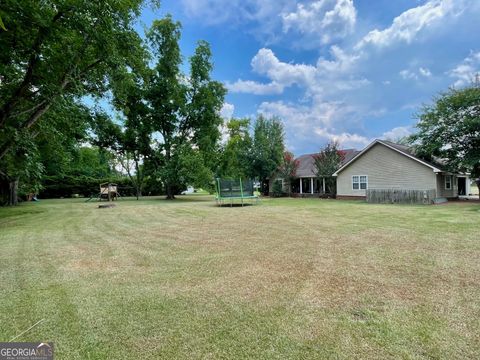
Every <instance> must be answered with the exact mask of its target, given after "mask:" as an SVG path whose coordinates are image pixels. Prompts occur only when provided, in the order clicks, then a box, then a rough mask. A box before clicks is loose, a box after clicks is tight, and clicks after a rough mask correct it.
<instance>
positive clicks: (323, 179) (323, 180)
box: [322, 177, 326, 194]
mask: <svg viewBox="0 0 480 360" xmlns="http://www.w3.org/2000/svg"><path fill="white" fill-rule="evenodd" d="M322 182H323V193H324V194H326V191H325V178H324V177H323V178H322Z"/></svg>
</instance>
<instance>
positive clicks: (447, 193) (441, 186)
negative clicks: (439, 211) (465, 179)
mask: <svg viewBox="0 0 480 360" xmlns="http://www.w3.org/2000/svg"><path fill="white" fill-rule="evenodd" d="M445 176H447V175H444V174H439V175H438V176H437V196H438V197H446V198H454V197H457V196H458V179H457V177H456V176H454V175H452V188H451V189H450V190H448V189H445Z"/></svg>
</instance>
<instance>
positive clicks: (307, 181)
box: [269, 149, 359, 197]
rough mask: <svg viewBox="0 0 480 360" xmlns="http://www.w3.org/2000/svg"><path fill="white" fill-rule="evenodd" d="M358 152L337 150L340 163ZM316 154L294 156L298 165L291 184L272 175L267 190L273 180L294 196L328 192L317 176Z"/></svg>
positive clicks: (315, 195)
mask: <svg viewBox="0 0 480 360" xmlns="http://www.w3.org/2000/svg"><path fill="white" fill-rule="evenodd" d="M358 153H359V151H357V150H355V149H342V150H338V154H339V155H340V158H341V165H343V164H345V163H347V162H348V161H350V160H351V159H352V158H353V157H354V156H355V155H357V154H358ZM318 155H319V154H318V153H314V154H304V155H301V156H299V157H298V158H296V159H295V161H296V162H297V164H298V165H297V170H296V172H295V179H294V181H293V182H292V183H291V184H286V182H285V181H284V180H283V179H282V178H280V177H275V176H273V177H272V178H271V181H270V184H269V188H270V190H269V192H270V193H272V189H273V183H274V182H281V184H282V189H283V191H284V192H285V193H290V194H291V195H292V196H295V197H319V196H320V195H325V194H326V193H328V191H329V190H328V189H326V186H325V179H323V178H318V177H317V171H316V168H315V157H316V156H318ZM288 186H290V189H288Z"/></svg>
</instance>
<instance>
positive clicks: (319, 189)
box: [291, 177, 327, 197]
mask: <svg viewBox="0 0 480 360" xmlns="http://www.w3.org/2000/svg"><path fill="white" fill-rule="evenodd" d="M291 187H292V189H291V190H292V191H291V193H292V195H293V196H302V197H307V196H319V195H325V194H326V193H327V192H326V185H325V178H321V179H319V178H317V177H300V178H297V179H295V180H294V181H293V182H292V184H291Z"/></svg>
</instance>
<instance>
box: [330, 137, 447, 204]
mask: <svg viewBox="0 0 480 360" xmlns="http://www.w3.org/2000/svg"><path fill="white" fill-rule="evenodd" d="M353 175H367V176H368V188H369V189H405V190H429V189H437V186H438V184H437V179H436V177H437V175H436V174H435V173H434V172H433V169H431V168H429V167H428V166H425V165H423V164H421V163H419V162H418V161H415V160H413V159H411V158H409V157H407V156H405V155H402V154H400V153H398V152H397V151H395V150H392V149H390V148H388V147H387V146H385V145H382V144H379V143H377V144H375V145H374V146H372V147H371V148H370V149H369V150H367V152H365V153H363V154H362V155H361V156H360V157H359V158H357V159H356V160H355V161H353V162H352V163H351V164H350V165H348V166H347V167H346V168H345V169H344V170H342V171H341V172H340V173H339V174H338V176H337V194H338V195H340V196H365V190H353V189H352V176H353Z"/></svg>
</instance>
